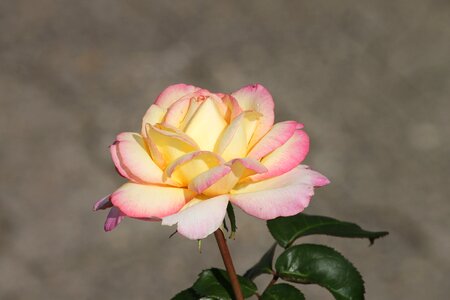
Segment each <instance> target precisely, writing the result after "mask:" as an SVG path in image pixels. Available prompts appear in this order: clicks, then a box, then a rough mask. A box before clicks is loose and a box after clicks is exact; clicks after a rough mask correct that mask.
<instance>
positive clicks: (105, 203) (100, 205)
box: [93, 195, 113, 211]
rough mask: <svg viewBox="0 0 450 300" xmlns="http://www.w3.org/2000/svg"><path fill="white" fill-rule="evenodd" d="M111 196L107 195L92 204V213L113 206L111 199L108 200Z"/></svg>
mask: <svg viewBox="0 0 450 300" xmlns="http://www.w3.org/2000/svg"><path fill="white" fill-rule="evenodd" d="M110 197H111V195H108V196H106V197H104V198H102V199H100V200H98V201H97V202H95V204H94V208H93V210H94V211H97V210H100V209H107V208H110V207H112V206H113V204H112V202H111V199H110Z"/></svg>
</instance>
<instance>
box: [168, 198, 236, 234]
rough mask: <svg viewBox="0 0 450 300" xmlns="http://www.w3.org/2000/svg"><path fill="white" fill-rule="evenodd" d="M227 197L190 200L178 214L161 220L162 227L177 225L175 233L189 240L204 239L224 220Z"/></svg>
mask: <svg viewBox="0 0 450 300" xmlns="http://www.w3.org/2000/svg"><path fill="white" fill-rule="evenodd" d="M228 197H229V196H228V195H221V196H217V197H214V198H210V199H206V200H197V199H194V200H192V201H193V202H194V203H193V204H190V203H188V204H187V205H186V207H185V208H183V209H182V210H181V211H180V212H179V213H177V214H174V215H171V216H167V217H165V218H163V219H162V225H169V226H171V225H174V224H178V227H177V231H178V233H180V234H181V235H183V236H185V237H187V238H189V239H191V240H200V239H204V238H206V237H207V236H208V235H210V234H211V233H213V232H214V231H216V230H217V228H219V227H220V225H221V224H222V222H223V219H224V218H225V214H226V211H227V205H228ZM195 200H197V201H195Z"/></svg>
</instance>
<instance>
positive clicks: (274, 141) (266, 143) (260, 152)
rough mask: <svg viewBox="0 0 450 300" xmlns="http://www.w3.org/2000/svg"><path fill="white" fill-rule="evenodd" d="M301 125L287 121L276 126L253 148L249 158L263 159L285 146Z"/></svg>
mask: <svg viewBox="0 0 450 300" xmlns="http://www.w3.org/2000/svg"><path fill="white" fill-rule="evenodd" d="M299 125H300V124H299V123H297V122H295V121H285V122H280V123H277V124H275V125H274V126H273V127H272V128H271V129H270V131H269V132H268V133H267V134H266V135H265V136H264V137H263V138H262V139H261V140H260V141H259V142H258V143H257V144H256V145H255V146H254V147H253V149H252V150H251V151H250V152H249V153H248V155H247V156H248V157H252V158H254V159H261V158H262V157H264V156H266V155H267V154H269V153H270V152H272V151H274V150H275V149H277V148H279V147H280V146H282V145H284V143H286V142H287V141H288V140H289V139H290V138H291V137H292V135H293V134H294V132H295V130H296V129H298V127H299Z"/></svg>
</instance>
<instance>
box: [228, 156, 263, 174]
mask: <svg viewBox="0 0 450 300" xmlns="http://www.w3.org/2000/svg"><path fill="white" fill-rule="evenodd" d="M238 163H239V164H242V166H243V167H244V168H245V169H247V170H249V171H251V172H252V173H253V174H262V173H266V172H267V171H268V170H267V168H266V167H265V166H264V165H263V164H262V163H260V162H259V161H257V160H256V159H253V158H251V157H246V158H235V159H233V160H231V161H229V162H227V163H226V165H228V166H235V165H236V164H238Z"/></svg>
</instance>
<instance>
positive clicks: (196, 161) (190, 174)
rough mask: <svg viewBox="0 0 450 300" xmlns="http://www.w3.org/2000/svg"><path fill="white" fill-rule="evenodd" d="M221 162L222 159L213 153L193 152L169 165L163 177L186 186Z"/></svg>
mask: <svg viewBox="0 0 450 300" xmlns="http://www.w3.org/2000/svg"><path fill="white" fill-rule="evenodd" d="M223 162H224V161H223V159H222V158H221V157H220V156H218V155H217V154H215V153H214V152H210V151H195V152H191V153H188V154H185V155H183V156H181V157H179V158H178V159H176V160H175V161H173V162H172V163H170V164H169V165H168V166H167V168H166V171H165V175H166V176H167V177H171V178H172V179H173V180H175V181H177V182H179V183H180V184H181V185H187V184H188V183H189V182H190V181H191V180H192V179H193V178H195V177H196V176H198V175H199V174H201V173H203V172H205V171H207V170H209V169H211V168H213V167H215V166H218V165H220V164H222V163H223Z"/></svg>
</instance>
